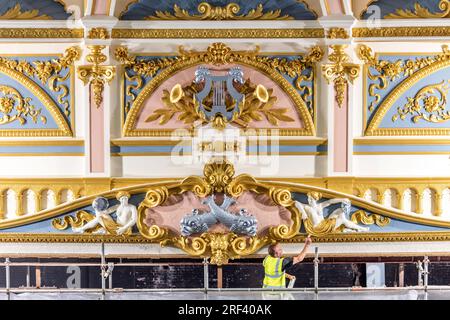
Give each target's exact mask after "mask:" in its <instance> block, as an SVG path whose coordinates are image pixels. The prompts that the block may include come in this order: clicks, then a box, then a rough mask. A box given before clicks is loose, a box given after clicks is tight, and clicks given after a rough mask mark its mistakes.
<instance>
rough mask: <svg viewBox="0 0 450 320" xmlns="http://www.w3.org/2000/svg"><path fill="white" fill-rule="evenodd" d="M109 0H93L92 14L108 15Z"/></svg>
mask: <svg viewBox="0 0 450 320" xmlns="http://www.w3.org/2000/svg"><path fill="white" fill-rule="evenodd" d="M110 2H111V0H94V8H93V14H105V15H108V14H109V12H108V10H109V5H110V4H109V3H110Z"/></svg>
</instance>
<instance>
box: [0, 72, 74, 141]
mask: <svg viewBox="0 0 450 320" xmlns="http://www.w3.org/2000/svg"><path fill="white" fill-rule="evenodd" d="M69 72H70V71H69ZM0 73H3V74H5V75H6V76H8V77H10V78H13V79H14V80H16V81H17V82H19V83H21V84H22V85H24V86H25V87H26V88H27V89H28V90H30V92H31V93H32V94H33V95H34V96H35V97H36V98H37V99H38V100H39V101H41V103H42V104H43V106H44V107H45V108H46V109H47V111H48V112H49V113H50V114H51V115H52V117H53V119H54V121H55V123H56V124H57V126H58V129H0V137H12V136H21V137H25V136H34V137H36V136H68V137H71V136H72V130H71V128H70V126H69V124H68V123H67V121H66V119H65V118H64V116H63V115H62V113H61V110H60V109H59V108H58V106H57V105H56V104H55V102H54V101H53V99H52V98H51V97H50V96H49V95H48V94H47V93H46V92H45V91H44V90H43V89H42V88H41V87H39V86H38V85H37V84H36V83H35V82H34V81H32V80H31V79H29V78H28V77H26V76H25V75H23V74H22V73H20V72H18V71H15V70H12V69H9V68H7V67H4V66H1V65H0Z"/></svg>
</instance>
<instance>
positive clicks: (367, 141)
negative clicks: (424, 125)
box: [353, 138, 450, 146]
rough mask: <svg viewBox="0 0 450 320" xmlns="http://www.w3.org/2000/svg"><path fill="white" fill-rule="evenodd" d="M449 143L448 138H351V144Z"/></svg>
mask: <svg viewBox="0 0 450 320" xmlns="http://www.w3.org/2000/svg"><path fill="white" fill-rule="evenodd" d="M397 144H401V145H405V144H407V145H450V139H392V138H389V139H353V145H356V146H373V145H397Z"/></svg>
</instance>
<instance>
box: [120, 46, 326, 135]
mask: <svg viewBox="0 0 450 320" xmlns="http://www.w3.org/2000/svg"><path fill="white" fill-rule="evenodd" d="M258 50H259V48H258V47H257V48H256V50H253V51H234V50H232V49H231V48H229V47H228V46H226V45H225V44H223V43H213V44H211V45H210V46H209V47H208V49H207V50H206V51H186V50H184V49H183V47H180V48H179V54H178V55H177V56H176V57H174V58H164V59H153V60H149V61H145V60H139V61H138V60H136V58H135V57H134V56H130V55H129V54H128V50H127V48H125V47H119V48H117V49H116V54H115V55H116V59H117V60H118V61H120V62H121V63H122V64H123V65H124V66H125V67H128V68H133V70H134V71H135V72H136V73H137V74H140V75H142V76H144V75H145V76H153V75H155V74H156V72H158V71H160V72H159V73H158V74H156V75H155V77H154V78H153V79H152V80H151V81H150V82H149V83H148V84H147V85H146V86H145V87H144V89H143V90H142V91H141V92H140V93H139V94H138V95H137V97H136V98H135V99H133V100H134V102H133V105H132V107H131V109H130V111H129V113H128V116H127V118H126V121H125V124H124V128H123V130H124V136H150V135H153V136H163V135H164V136H169V135H170V134H171V133H172V131H173V130H168V129H156V130H155V129H140V130H137V129H135V121H136V119H137V115H138V114H139V112H140V111H141V109H142V107H143V103H144V101H145V99H146V98H147V97H148V95H149V94H151V93H152V92H153V91H154V90H155V89H156V88H157V87H158V86H159V85H160V84H161V82H162V81H165V80H166V79H167V78H169V77H170V76H171V75H172V74H173V73H174V72H176V71H178V70H183V69H185V68H187V67H189V66H195V65H198V64H200V63H212V64H215V65H223V64H228V63H240V64H243V65H248V66H250V67H253V68H256V69H258V70H260V71H262V72H263V73H264V74H266V75H268V76H269V77H270V78H271V79H272V80H274V81H275V82H277V83H278V84H279V85H280V87H281V88H282V89H283V90H285V92H286V93H288V94H289V95H290V96H291V97H292V99H293V101H294V102H295V105H296V106H297V109H298V111H299V114H300V116H301V118H302V120H303V122H304V128H297V129H295V128H294V129H286V131H283V130H284V129H281V130H279V132H278V134H279V135H314V134H315V128H314V122H313V120H312V116H311V114H310V112H309V110H308V107H307V106H306V104H305V102H304V101H303V99H302V98H301V96H300V95H299V94H298V92H297V89H296V88H299V86H300V83H301V81H302V80H303V77H302V76H301V72H302V71H303V70H305V68H306V67H307V66H311V65H313V64H314V63H316V62H318V61H320V60H321V58H322V56H323V51H322V50H321V49H320V47H313V48H312V49H311V51H310V52H309V53H308V54H307V55H306V56H305V57H302V58H299V59H296V60H293V61H287V60H285V59H284V60H282V59H278V58H270V57H266V56H261V55H258ZM277 70H279V71H280V72H278V71H277ZM282 74H288V75H289V76H291V77H295V78H296V80H295V83H296V84H295V87H293V86H292V85H291V84H290V83H289V82H287V81H286V79H285V78H284V76H283V75H282ZM269 131H270V130H267V132H266V134H269ZM277 131H278V130H277ZM290 131H291V132H292V134H291V133H289V132H290Z"/></svg>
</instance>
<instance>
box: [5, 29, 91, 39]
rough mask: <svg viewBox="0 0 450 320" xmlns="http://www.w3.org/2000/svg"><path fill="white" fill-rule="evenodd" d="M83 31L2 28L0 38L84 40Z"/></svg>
mask: <svg viewBox="0 0 450 320" xmlns="http://www.w3.org/2000/svg"><path fill="white" fill-rule="evenodd" d="M83 37H84V30H83V29H68V28H0V38H3V39H10V38H20V39H24V38H32V39H35V38H45V39H48V38H55V39H61V38H69V39H70V38H76V39H79V38H83Z"/></svg>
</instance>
